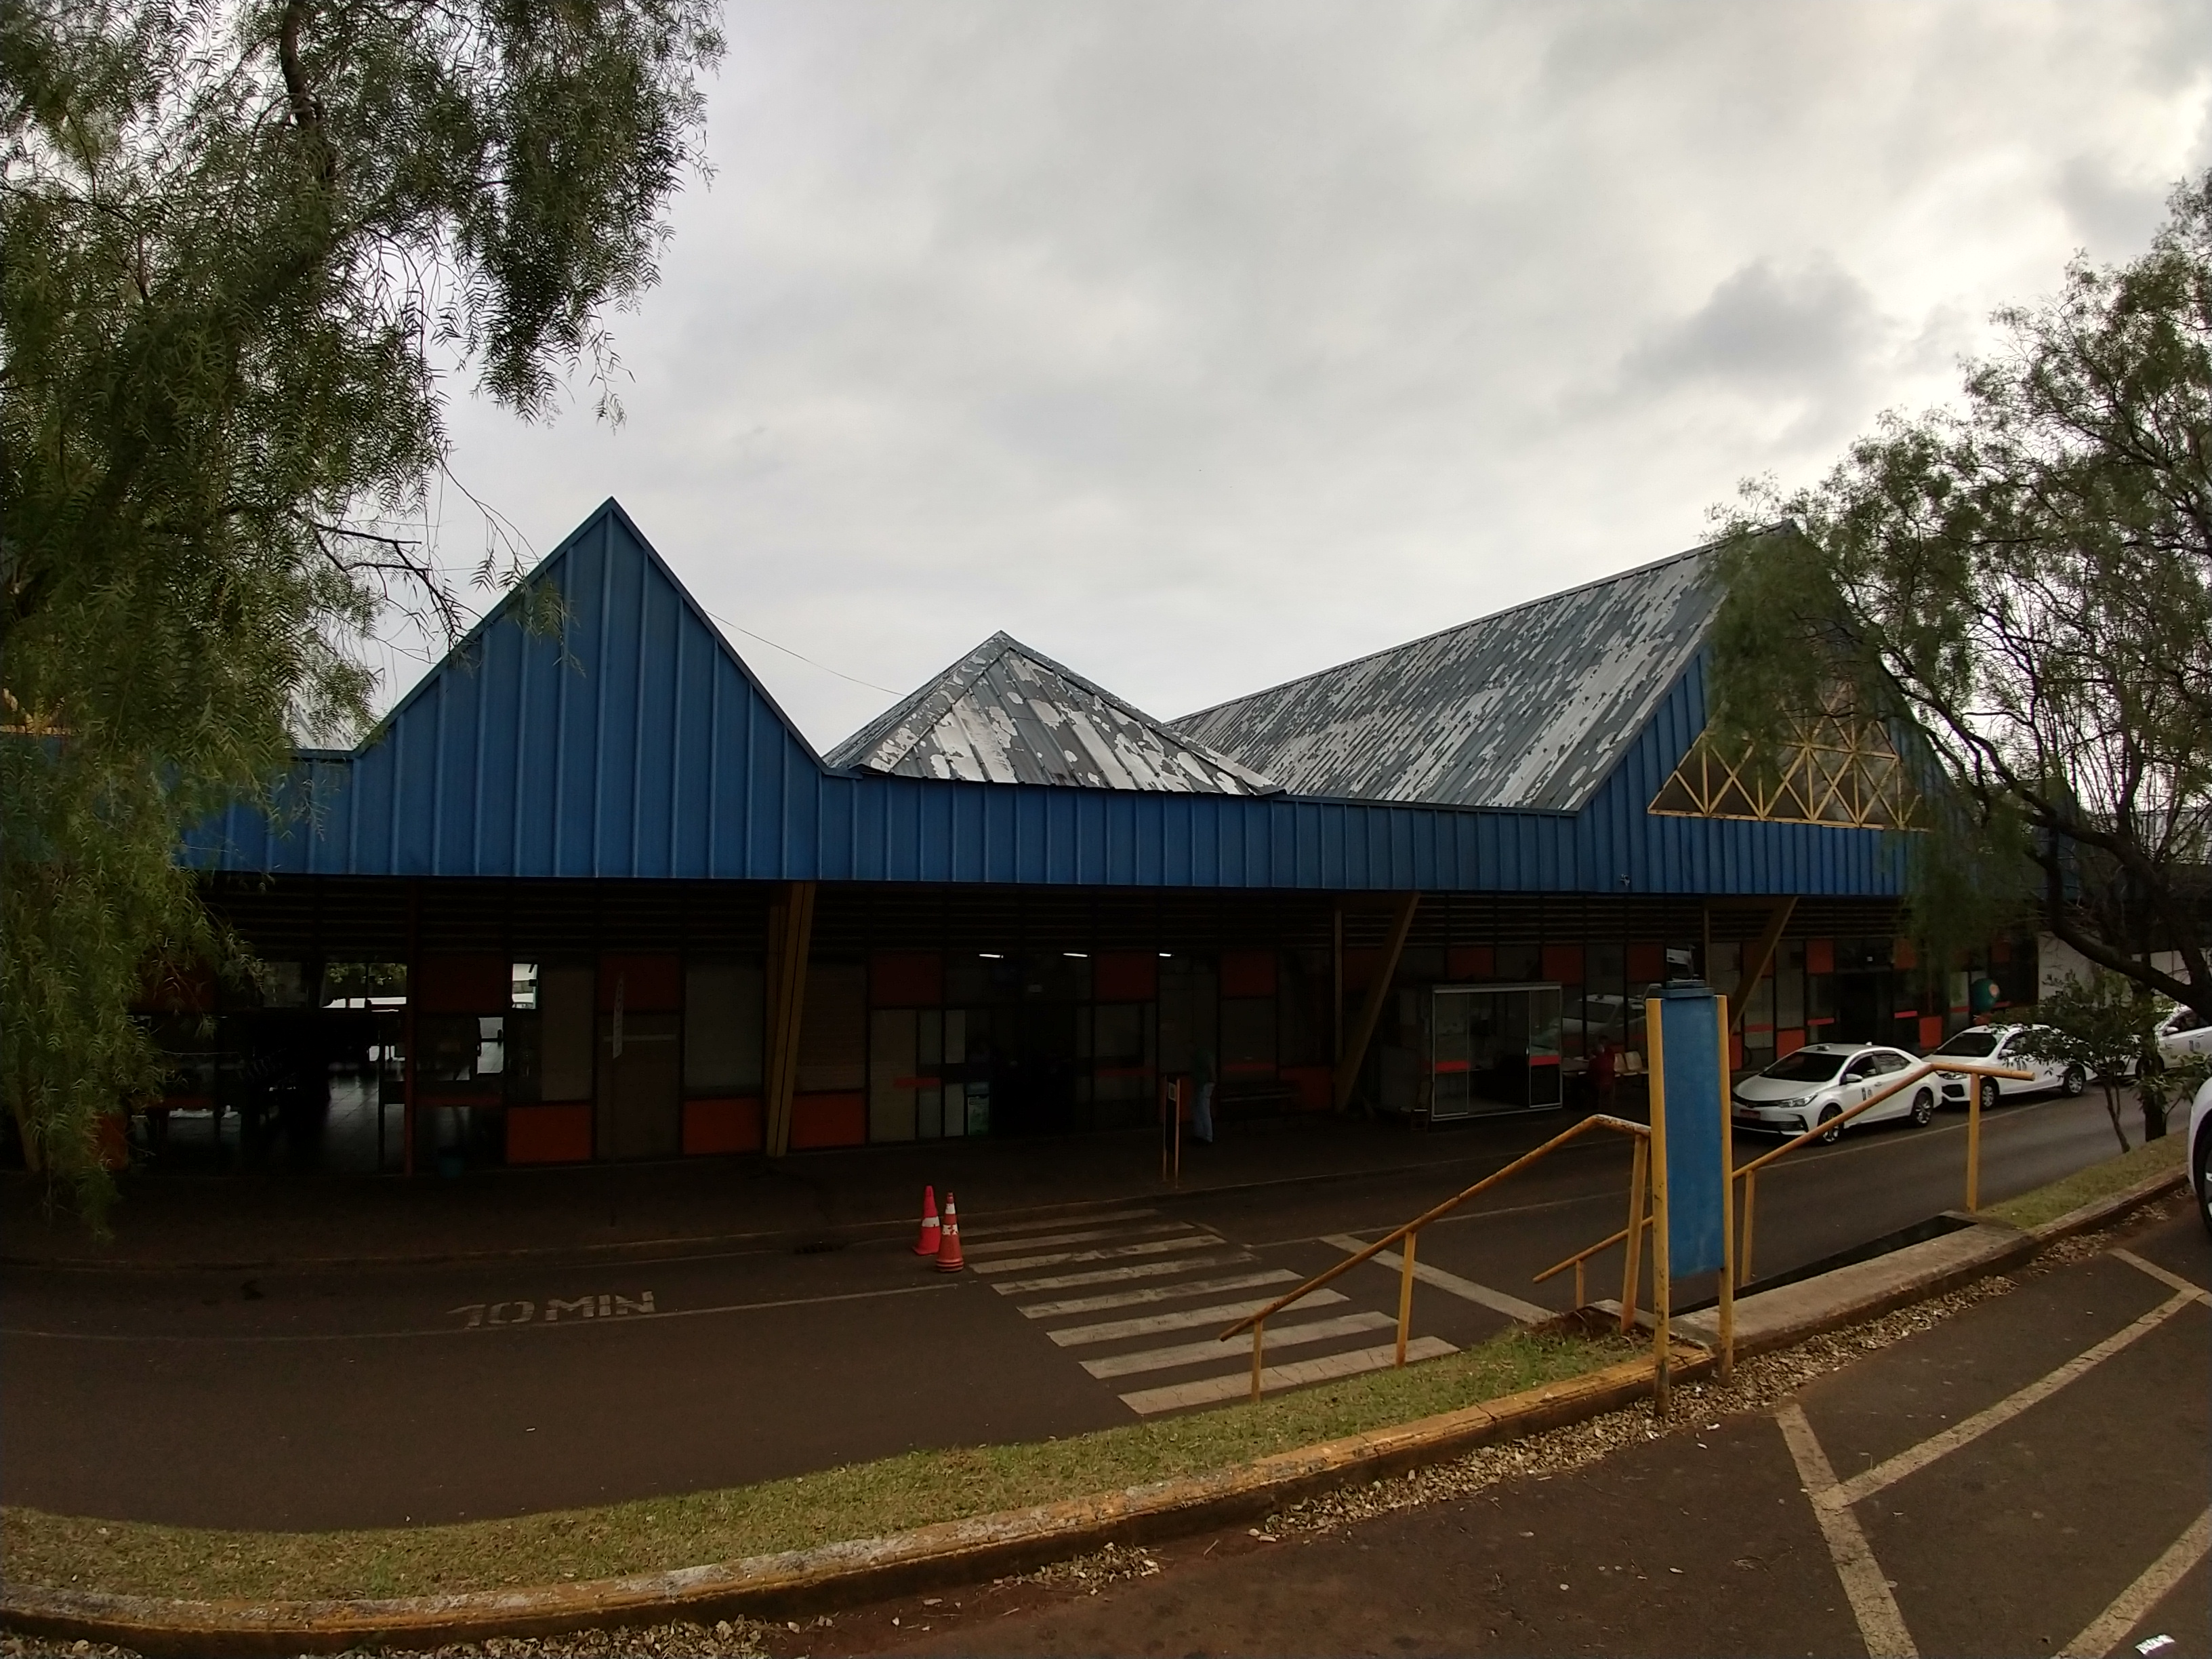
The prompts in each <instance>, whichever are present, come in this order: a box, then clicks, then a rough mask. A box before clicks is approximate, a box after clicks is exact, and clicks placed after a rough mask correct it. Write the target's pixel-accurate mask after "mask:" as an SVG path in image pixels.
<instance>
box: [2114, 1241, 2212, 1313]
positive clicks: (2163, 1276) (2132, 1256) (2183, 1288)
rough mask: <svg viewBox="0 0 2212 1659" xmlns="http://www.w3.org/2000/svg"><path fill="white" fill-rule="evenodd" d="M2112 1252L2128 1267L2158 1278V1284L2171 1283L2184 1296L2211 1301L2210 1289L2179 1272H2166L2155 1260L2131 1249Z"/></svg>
mask: <svg viewBox="0 0 2212 1659" xmlns="http://www.w3.org/2000/svg"><path fill="white" fill-rule="evenodd" d="M2112 1254H2113V1255H2116V1256H2118V1257H2119V1259H2120V1260H2121V1261H2124V1262H2126V1263H2127V1264H2128V1266H2130V1267H2135V1268H2137V1269H2139V1270H2141V1271H2142V1272H2143V1273H2148V1274H2149V1275H2150V1276H2151V1277H2152V1278H2153V1279H2156V1280H2158V1282H2159V1283H2160V1284H2161V1285H2172V1287H2173V1288H2174V1289H2175V1290H2177V1291H2180V1292H2181V1293H2182V1294H2183V1295H2184V1296H2193V1297H2196V1298H2197V1300H2198V1301H2199V1302H2212V1291H2208V1290H2206V1289H2205V1288H2204V1287H2203V1285H2199V1284H2197V1283H2196V1282H2195V1281H2194V1280H2192V1279H2184V1278H2183V1277H2182V1276H2181V1275H2180V1274H2179V1273H2168V1272H2167V1271H2166V1269H2165V1268H2163V1267H2160V1266H2159V1265H2158V1263H2157V1262H2155V1261H2144V1260H2143V1259H2142V1257H2141V1256H2139V1255H2136V1253H2135V1252H2134V1251H2133V1250H2114V1251H2113V1252H2112Z"/></svg>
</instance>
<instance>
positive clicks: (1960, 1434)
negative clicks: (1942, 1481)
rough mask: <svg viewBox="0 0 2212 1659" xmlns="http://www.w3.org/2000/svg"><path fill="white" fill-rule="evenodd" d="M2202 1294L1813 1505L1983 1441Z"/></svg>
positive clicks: (2164, 1309) (1868, 1491)
mask: <svg viewBox="0 0 2212 1659" xmlns="http://www.w3.org/2000/svg"><path fill="white" fill-rule="evenodd" d="M2202 1295H2203V1291H2199V1290H2198V1289H2197V1287H2196V1286H2195V1285H2191V1286H2190V1287H2189V1292H2188V1294H2187V1295H2185V1296H2176V1297H2171V1298H2169V1299H2168V1300H2166V1301H2164V1302H2161V1303H2160V1304H2159V1305H2158V1306H2157V1307H2155V1308H2153V1309H2152V1310H2150V1311H2149V1312H2148V1313H2147V1314H2145V1315H2144V1316H2142V1318H2140V1319H2138V1320H2136V1322H2134V1323H2133V1324H2131V1325H2129V1326H2127V1327H2125V1328H2123V1329H2121V1330H2119V1331H2117V1332H2115V1333H2114V1334H2112V1335H2111V1336H2108V1337H2106V1339H2105V1340H2103V1341H2102V1342H2100V1343H2098V1344H2097V1346H2095V1347H2093V1348H2088V1349H2086V1350H2084V1351H2083V1352H2081V1353H2078V1354H2076V1355H2075V1356H2074V1358H2071V1359H2069V1360H2068V1361H2067V1362H2066V1363H2065V1364H2063V1365H2061V1366H2060V1367H2059V1368H2058V1369H2057V1370H2055V1371H2051V1372H2050V1373H2049V1374H2047V1375H2046V1376H2042V1377H2039V1378H2038V1379H2037V1380H2036V1381H2035V1382H2033V1383H2029V1384H2028V1385H2027V1387H2026V1388H2024V1389H2017V1390H2015V1392H2013V1393H2011V1394H2008V1395H2006V1396H2005V1397H2004V1398H2003V1399H2002V1400H2000V1401H1997V1402H1996V1405H1994V1406H1988V1407H1984V1408H1983V1409H1982V1410H1980V1411H1978V1412H1976V1413H1974V1414H1973V1415H1972V1417H1969V1418H1966V1419H1964V1420H1963V1421H1961V1422H1958V1423H1954V1424H1953V1425H1951V1426H1950V1427H1949V1428H1948V1429H1946V1430H1944V1431H1942V1433H1941V1434H1937V1435H1931V1436H1930V1437H1929V1438H1927V1439H1925V1440H1923V1441H1922V1442H1921V1443H1919V1444H1918V1445H1917V1446H1908V1447H1907V1448H1905V1450H1903V1451H1901V1452H1899V1453H1898V1454H1897V1455H1896V1456H1894V1457H1892V1458H1890V1459H1888V1460H1887V1462H1881V1463H1877V1464H1875V1467H1874V1468H1870V1469H1867V1470H1864V1471H1863V1472H1861V1473H1860V1474H1855V1475H1853V1476H1852V1477H1851V1478H1850V1480H1845V1481H1843V1482H1841V1483H1840V1484H1838V1486H1835V1487H1834V1488H1833V1489H1832V1490H1831V1491H1829V1492H1826V1493H1824V1494H1822V1495H1821V1496H1820V1497H1819V1498H1815V1499H1814V1502H1815V1504H1827V1505H1829V1506H1830V1507H1832V1508H1835V1509H1842V1508H1844V1507H1845V1506H1846V1505H1849V1504H1856V1503H1857V1502H1858V1501H1859V1500H1860V1499H1862V1498H1871V1497H1873V1496H1874V1494H1875V1493H1876V1492H1880V1491H1881V1489H1882V1488H1883V1487H1885V1486H1894V1485H1895V1484H1896V1483H1897V1482H1899V1480H1904V1479H1905V1476H1906V1475H1908V1474H1913V1473H1914V1472H1915V1471H1917V1470H1919V1469H1924V1468H1927V1467H1928V1466H1929V1464H1930V1463H1933V1462H1935V1461H1936V1459H1937V1458H1939V1457H1942V1456H1943V1455H1946V1454H1948V1453H1950V1452H1954V1451H1956V1450H1958V1449H1959V1448H1960V1447H1961V1446H1963V1445H1966V1444H1967V1443H1969V1442H1972V1441H1975V1440H1978V1439H1980V1438H1981V1437H1982V1436H1984V1435H1985V1434H1987V1433H1988V1432H1989V1431H1990V1430H1991V1429H1994V1428H1998V1427H2000V1426H2002V1425H2004V1424H2006V1423H2008V1422H2010V1421H2011V1420H2012V1419H2014V1418H2015V1417H2018V1416H2019V1415H2020V1414H2021V1413H2022V1412H2024V1411H2026V1410H2027V1408H2028V1407H2031V1406H2033V1405H2037V1404H2039V1403H2040V1402H2041V1401H2045V1400H2048V1399H2049V1398H2050V1397H2051V1395H2054V1394H2057V1392H2058V1390H2059V1389H2063V1388H2064V1387H2065V1386H2066V1385H2067V1384H2068V1383H2071V1382H2074V1381H2075V1379H2077V1378H2079V1377H2082V1376H2087V1375H2088V1373H2089V1372H2091V1371H2092V1370H2095V1369H2096V1368H2097V1367H2098V1366H2099V1365H2101V1364H2104V1363H2105V1361H2106V1360H2107V1359H2110V1358H2112V1356H2113V1355H2114V1354H2116V1353H2118V1352H2122V1351H2123V1350H2124V1349H2126V1348H2127V1347H2129V1346H2131V1345H2133V1344H2135V1343H2136V1342H2140V1341H2141V1340H2142V1339H2143V1338H2145V1337H2146V1336H2148V1335H2149V1334H2151V1333H2152V1332H2153V1331H2154V1330H2156V1329H2157V1328H2159V1327H2160V1326H2161V1325H2163V1324H2164V1323H2166V1321H2167V1320H2169V1319H2171V1318H2172V1317H2173V1316H2174V1315H2176V1314H2178V1313H2179V1312H2181V1311H2182V1310H2184V1309H2186V1308H2191V1307H2193V1306H2195V1305H2196V1302H2197V1297H2200V1296H2202Z"/></svg>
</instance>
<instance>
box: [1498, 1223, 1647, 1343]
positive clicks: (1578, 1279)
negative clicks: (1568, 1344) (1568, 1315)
mask: <svg viewBox="0 0 2212 1659" xmlns="http://www.w3.org/2000/svg"><path fill="white" fill-rule="evenodd" d="M1637 1226H1638V1230H1639V1231H1642V1232H1649V1231H1651V1218H1650V1216H1648V1215H1647V1216H1645V1217H1644V1219H1643V1220H1642V1221H1640V1222H1638V1224H1637ZM1626 1237H1628V1229H1627V1228H1626V1227H1623V1228H1621V1229H1620V1231H1618V1232H1613V1233H1608V1234H1607V1236H1606V1237H1603V1238H1601V1239H1600V1240H1598V1242H1597V1243H1595V1244H1592V1245H1590V1246H1589V1248H1588V1249H1580V1250H1577V1251H1576V1252H1575V1253H1574V1254H1573V1255H1571V1256H1569V1257H1567V1258H1566V1260H1565V1261H1554V1262H1553V1264H1552V1265H1551V1266H1550V1267H1547V1268H1545V1269H1544V1271H1543V1272H1541V1273H1538V1274H1537V1275H1536V1276H1535V1277H1534V1278H1533V1279H1530V1280H1529V1281H1528V1282H1529V1283H1530V1284H1531V1285H1541V1284H1542V1283H1543V1282H1544V1281H1545V1280H1546V1279H1552V1278H1555V1277H1556V1276H1558V1275H1559V1274H1560V1273H1565V1272H1566V1270H1567V1269H1568V1268H1570V1267H1572V1268H1573V1269H1574V1270H1575V1306H1577V1308H1579V1307H1582V1306H1583V1305H1584V1303H1585V1301H1586V1299H1587V1298H1586V1297H1585V1296H1584V1294H1583V1291H1584V1289H1585V1285H1584V1283H1583V1268H1584V1267H1585V1265H1586V1264H1587V1263H1588V1262H1589V1259H1590V1258H1591V1257H1592V1256H1594V1255H1599V1254H1600V1253H1601V1252H1603V1251H1606V1250H1609V1249H1612V1248H1613V1246H1614V1245H1616V1244H1618V1243H1620V1241H1621V1240H1622V1239H1624V1238H1626ZM1622 1300H1623V1302H1624V1303H1625V1302H1626V1300H1627V1298H1626V1297H1623V1298H1622ZM1628 1311H1629V1316H1630V1318H1631V1319H1633V1318H1634V1317H1635V1310H1634V1309H1633V1308H1631V1309H1629V1310H1628Z"/></svg>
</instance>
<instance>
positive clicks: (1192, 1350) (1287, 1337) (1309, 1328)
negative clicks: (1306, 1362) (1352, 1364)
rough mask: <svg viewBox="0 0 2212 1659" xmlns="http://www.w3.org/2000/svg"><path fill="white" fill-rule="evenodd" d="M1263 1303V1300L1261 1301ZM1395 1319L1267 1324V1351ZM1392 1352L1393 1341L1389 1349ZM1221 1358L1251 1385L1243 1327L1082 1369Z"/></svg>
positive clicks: (1131, 1371)
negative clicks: (1236, 1333) (1231, 1335)
mask: <svg viewBox="0 0 2212 1659" xmlns="http://www.w3.org/2000/svg"><path fill="white" fill-rule="evenodd" d="M1263 1305H1264V1304H1263ZM1396 1323H1397V1321H1396V1320H1395V1319H1393V1318H1391V1316H1389V1314H1386V1313H1371V1312H1370V1313H1348V1314H1339V1315H1338V1316H1336V1317H1335V1318H1334V1319H1316V1320H1314V1321H1312V1322H1310V1323H1307V1324H1304V1325H1285V1326H1284V1327H1283V1328H1281V1329H1280V1330H1277V1329H1276V1328H1273V1326H1270V1327H1269V1328H1268V1330H1267V1352H1269V1353H1273V1352H1274V1351H1275V1350H1276V1349H1278V1348H1297V1347H1304V1346H1306V1345H1307V1344H1308V1343H1311V1342H1327V1341H1328V1340H1331V1339H1333V1338H1335V1337H1340V1336H1358V1335H1359V1334H1362V1333H1364V1332H1367V1331H1387V1330H1389V1328H1391V1327H1392V1326H1393V1325H1395V1324H1396ZM1392 1352H1393V1353H1394V1354H1395V1352H1396V1350H1395V1345H1394V1346H1393V1350H1392ZM1225 1359H1235V1360H1238V1361H1240V1362H1242V1366H1243V1368H1242V1369H1241V1370H1238V1371H1237V1376H1240V1377H1243V1379H1244V1386H1245V1387H1246V1389H1249V1388H1250V1387H1251V1386H1252V1376H1251V1361H1252V1334H1251V1333H1250V1332H1249V1331H1247V1332H1245V1333H1244V1334H1243V1336H1242V1338H1241V1339H1238V1340H1231V1341H1228V1342H1222V1341H1212V1342H1178V1343H1176V1345H1175V1346H1173V1347H1171V1348H1146V1349H1145V1350H1143V1351H1142V1352H1138V1353H1114V1354H1108V1355H1106V1356H1105V1357H1104V1358H1101V1359H1086V1360H1085V1361H1084V1362H1083V1369H1084V1370H1086V1371H1089V1372H1090V1373H1091V1376H1135V1375H1136V1374H1137V1373H1138V1372H1139V1371H1165V1370H1174V1369H1175V1367H1176V1366H1177V1365H1205V1364H1220V1363H1221V1362H1222V1361H1223V1360H1225Z"/></svg>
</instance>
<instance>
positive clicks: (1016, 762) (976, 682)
mask: <svg viewBox="0 0 2212 1659" xmlns="http://www.w3.org/2000/svg"><path fill="white" fill-rule="evenodd" d="M826 758H827V761H828V763H829V765H831V766H835V767H848V768H854V769H859V770H861V771H866V772H876V773H882V774H884V775H890V776H896V777H909V778H946V779H957V780H960V781H967V782H971V783H1028V784H1058V785H1064V786H1067V787H1079V788H1091V789H1130V790H1142V791H1160V792H1166V793H1175V794H1208V795H1266V794H1273V793H1277V791H1278V790H1279V788H1280V786H1279V785H1278V784H1276V783H1275V782H1273V781H1272V780H1271V779H1268V778H1267V777H1264V776H1262V775H1261V774H1259V773H1258V772H1255V771H1254V770H1253V769H1251V768H1249V767H1247V766H1243V765H1240V764H1239V763H1237V762H1236V761H1233V760H1231V759H1230V758H1229V757H1226V756H1225V755H1222V754H1219V753H1217V752H1216V751H1215V750H1213V749H1212V748H1211V747H1209V746H1208V745H1206V744H1204V743H1200V742H1198V741H1196V740H1194V739H1193V738H1187V737H1182V736H1178V735H1177V734H1176V732H1173V731H1171V730H1170V729H1169V727H1168V726H1167V725H1166V724H1165V723H1164V721H1161V720H1155V719H1153V718H1152V716H1151V715H1150V714H1146V713H1145V712H1144V711H1143V710H1142V709H1140V708H1136V707H1134V706H1133V704H1131V703H1128V702H1124V701H1123V700H1122V699H1121V698H1120V697H1117V696H1115V695H1114V694H1113V693H1112V692H1110V691H1109V690H1106V689H1105V688H1104V687H1103V686H1100V685H1097V684H1094V683H1093V682H1091V681H1090V680H1088V679H1085V678H1084V677H1083V676H1082V675H1080V674H1079V673H1077V672H1076V671H1074V670H1073V669H1072V668H1067V667H1064V666H1063V665H1060V664H1059V663H1056V662H1054V660H1053V659H1051V658H1049V657H1048V656H1046V655H1045V654H1044V653H1042V652H1041V651H1033V650H1031V649H1030V647H1027V646H1025V645H1024V644H1023V643H1022V642H1021V641H1019V640H1017V639H1015V638H1014V637H1013V636H1012V635H1010V634H1006V633H1003V632H1002V633H997V634H994V635H991V637H990V638H989V639H987V640H985V641H983V642H982V644H981V645H979V646H977V647H975V649H974V650H973V651H970V652H969V653H968V654H967V655H966V656H964V657H963V658H961V659H960V660H959V661H957V662H956V663H954V664H953V665H951V667H949V668H947V669H946V670H945V671H944V672H943V673H941V674H939V675H938V676H937V677H936V678H934V679H933V680H931V681H930V682H929V683H928V684H925V685H923V686H922V687H921V689H920V690H916V691H915V692H914V693H913V694H912V695H910V696H907V697H904V698H902V699H901V700H900V701H899V702H897V703H896V704H894V705H893V706H892V707H891V708H889V709H887V710H885V711H884V713H883V714H879V715H878V716H877V717H876V718H875V719H874V720H871V721H869V722H868V724H867V725H866V726H862V727H861V728H860V730H859V731H858V732H854V734H853V735H852V736H851V737H849V738H847V739H846V740H845V741H844V742H843V743H842V744H838V745H837V747H836V749H834V750H831V751H830V752H829V755H828V757H826Z"/></svg>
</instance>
